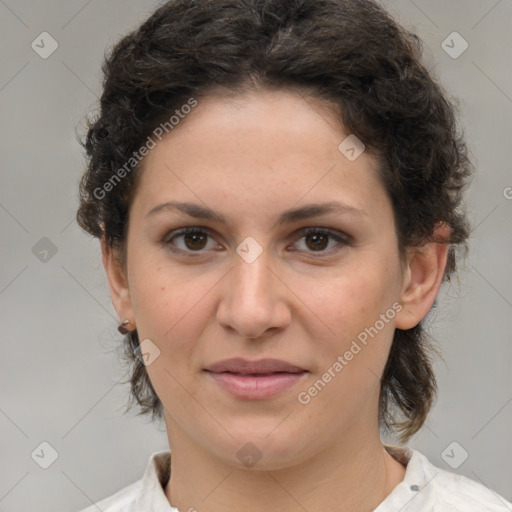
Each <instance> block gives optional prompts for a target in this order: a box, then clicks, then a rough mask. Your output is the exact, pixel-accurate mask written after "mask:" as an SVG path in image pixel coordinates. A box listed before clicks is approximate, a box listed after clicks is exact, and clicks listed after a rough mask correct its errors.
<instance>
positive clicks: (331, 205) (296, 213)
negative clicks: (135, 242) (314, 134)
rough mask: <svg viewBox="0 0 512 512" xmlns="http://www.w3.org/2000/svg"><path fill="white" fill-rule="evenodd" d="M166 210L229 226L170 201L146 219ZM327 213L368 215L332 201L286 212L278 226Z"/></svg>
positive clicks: (197, 209) (216, 216)
mask: <svg viewBox="0 0 512 512" xmlns="http://www.w3.org/2000/svg"><path fill="white" fill-rule="evenodd" d="M166 210H178V211H180V212H182V213H184V214H186V215H189V216H190V217H194V218H196V219H207V220H213V221H217V222H221V223H223V224H227V222H226V219H225V218H224V217H223V216H222V215H221V214H220V213H218V212H215V211H214V210H212V209H211V208H208V207H206V206H201V205H198V204H194V203H179V202H176V201H168V202H166V203H162V204H159V205H158V206H155V207H154V208H153V209H151V210H150V211H149V212H148V213H147V214H146V217H149V216H152V215H155V214H157V213H159V212H163V211H166ZM327 213H340V214H342V213H349V214H359V215H367V213H366V212H365V211H364V210H360V209H358V208H354V207H353V206H348V205H346V204H343V203H340V202H338V201H330V202H328V203H315V204H308V205H306V206H302V207H299V208H292V209H289V210H285V211H284V212H282V213H281V215H280V216H279V218H278V220H277V223H276V224H277V225H284V224H291V223H293V222H297V221H300V220H305V219H309V218H311V217H317V216H319V215H325V214H327Z"/></svg>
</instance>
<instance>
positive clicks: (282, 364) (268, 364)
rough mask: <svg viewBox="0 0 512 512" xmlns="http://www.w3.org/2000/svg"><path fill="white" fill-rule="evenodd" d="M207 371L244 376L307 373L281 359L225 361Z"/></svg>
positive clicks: (234, 359)
mask: <svg viewBox="0 0 512 512" xmlns="http://www.w3.org/2000/svg"><path fill="white" fill-rule="evenodd" d="M206 370H207V371H210V372H213V373H222V372H230V373H239V374H243V375H249V374H259V373H275V372H287V373H299V372H303V371H305V370H304V368H300V367H299V366H295V365H293V364H291V363H288V362H286V361H281V360H280V359H259V360H257V361H248V360H247V359H243V358H241V357H235V358H232V359H224V360H223V361H219V362H218V363H214V364H212V365H211V366H209V367H208V368H206Z"/></svg>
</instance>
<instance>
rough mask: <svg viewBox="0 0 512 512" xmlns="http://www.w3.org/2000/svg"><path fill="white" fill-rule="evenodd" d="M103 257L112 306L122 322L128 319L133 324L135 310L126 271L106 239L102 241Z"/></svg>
mask: <svg viewBox="0 0 512 512" xmlns="http://www.w3.org/2000/svg"><path fill="white" fill-rule="evenodd" d="M101 256H102V260H103V267H104V268H105V273H106V274H107V279H108V285H109V289H110V298H111V300H112V304H113V306H114V308H115V310H116V312H117V314H118V315H119V318H120V319H121V320H122V321H124V320H126V319H128V320H132V322H133V318H134V315H133V308H132V302H131V297H130V290H129V286H128V280H127V278H126V273H125V270H124V269H123V267H122V264H121V262H120V261H119V258H118V255H117V254H116V253H115V251H114V249H113V248H112V247H110V246H108V245H107V244H106V243H105V240H104V238H102V239H101Z"/></svg>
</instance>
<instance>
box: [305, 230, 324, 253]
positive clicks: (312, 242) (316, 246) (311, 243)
mask: <svg viewBox="0 0 512 512" xmlns="http://www.w3.org/2000/svg"><path fill="white" fill-rule="evenodd" d="M328 244H329V236H328V235H326V234H325V233H310V234H308V235H306V245H307V246H308V247H309V248H310V249H311V250H313V251H322V250H324V249H325V248H326V247H327V245H328Z"/></svg>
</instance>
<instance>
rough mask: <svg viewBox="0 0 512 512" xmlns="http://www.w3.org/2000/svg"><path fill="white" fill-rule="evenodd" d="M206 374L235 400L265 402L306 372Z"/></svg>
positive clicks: (293, 384)
mask: <svg viewBox="0 0 512 512" xmlns="http://www.w3.org/2000/svg"><path fill="white" fill-rule="evenodd" d="M208 373H209V375H210V376H211V377H212V378H213V379H214V380H215V382H217V384H219V385H220V386H221V387H222V388H223V389H224V390H225V391H227V392H228V393H231V394H232V395H233V396H234V397H235V398H240V399H242V400H265V399H267V398H272V397H274V396H276V395H279V394H280V393H283V392H284V391H286V390H288V389H290V388H292V387H293V386H295V384H297V383H298V382H299V381H300V380H301V379H302V378H303V377H304V375H305V374H306V373H307V372H305V371H304V372H299V373H273V374H271V375H261V376H256V375H240V374H237V373H227V372H221V373H214V372H208Z"/></svg>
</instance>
